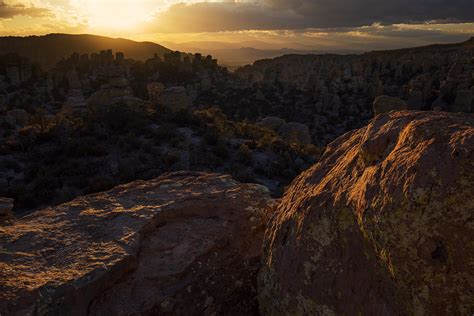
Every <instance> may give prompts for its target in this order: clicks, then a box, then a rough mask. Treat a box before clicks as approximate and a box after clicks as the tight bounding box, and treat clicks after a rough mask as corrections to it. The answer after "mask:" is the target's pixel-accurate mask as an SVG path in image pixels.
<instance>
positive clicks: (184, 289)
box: [0, 172, 273, 315]
mask: <svg viewBox="0 0 474 316" xmlns="http://www.w3.org/2000/svg"><path fill="white" fill-rule="evenodd" d="M272 203H273V201H272V200H271V199H270V197H269V194H268V190H267V189H266V188H264V187H262V186H258V185H253V184H240V183H238V182H236V181H234V180H232V179H231V178H230V176H223V175H218V174H208V173H198V172H181V173H174V174H167V175H164V176H162V177H159V178H157V179H155V180H151V181H136V182H132V183H129V184H126V185H122V186H118V187H116V188H114V189H113V190H111V191H107V192H103V193H99V194H94V195H89V196H84V197H81V198H78V199H76V200H74V201H72V202H70V203H66V204H63V205H60V206H57V207H51V208H46V209H43V210H41V211H38V212H35V213H33V214H30V215H28V216H26V217H24V218H21V219H18V220H15V221H13V222H11V223H9V224H5V225H2V226H0V245H1V248H0V314H1V315H17V314H18V315H45V314H47V315H85V314H89V315H132V314H134V315H136V314H145V315H146V314H165V313H172V314H185V315H190V314H214V313H222V312H223V311H225V312H226V313H227V314H240V315H242V314H255V313H257V310H258V304H257V299H256V296H257V295H256V274H257V270H258V266H259V261H260V254H261V243H262V237H263V231H264V224H265V218H266V217H267V209H268V207H269V205H271V204H272Z"/></svg>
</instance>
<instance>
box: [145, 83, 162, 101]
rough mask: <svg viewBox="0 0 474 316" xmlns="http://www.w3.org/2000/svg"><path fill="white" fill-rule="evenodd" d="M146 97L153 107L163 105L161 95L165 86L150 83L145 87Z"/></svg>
mask: <svg viewBox="0 0 474 316" xmlns="http://www.w3.org/2000/svg"><path fill="white" fill-rule="evenodd" d="M147 90H148V96H149V97H150V102H151V104H152V105H153V106H158V105H161V104H163V93H164V92H165V86H164V85H163V84H162V83H161V82H151V83H149V84H148V85H147Z"/></svg>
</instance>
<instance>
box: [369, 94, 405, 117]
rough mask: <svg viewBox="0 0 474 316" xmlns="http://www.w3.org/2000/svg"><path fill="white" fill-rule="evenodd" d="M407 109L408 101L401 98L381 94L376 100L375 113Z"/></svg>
mask: <svg viewBox="0 0 474 316" xmlns="http://www.w3.org/2000/svg"><path fill="white" fill-rule="evenodd" d="M407 109H408V105H407V103H406V102H405V101H403V100H401V99H399V98H394V97H390V96H388V95H381V96H379V97H377V98H375V100H374V114H375V115H378V114H383V113H388V112H390V111H403V110H407Z"/></svg>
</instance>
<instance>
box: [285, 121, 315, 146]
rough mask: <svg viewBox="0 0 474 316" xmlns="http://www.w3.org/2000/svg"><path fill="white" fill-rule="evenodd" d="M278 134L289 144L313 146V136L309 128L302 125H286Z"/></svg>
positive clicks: (293, 123)
mask: <svg viewBox="0 0 474 316" xmlns="http://www.w3.org/2000/svg"><path fill="white" fill-rule="evenodd" d="M278 134H279V135H280V136H281V138H283V139H284V140H286V141H288V142H293V143H300V144H311V134H310V133H309V128H308V126H306V125H304V124H301V123H296V122H290V123H286V124H284V125H283V126H282V127H280V128H279V129H278Z"/></svg>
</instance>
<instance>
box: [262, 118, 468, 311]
mask: <svg viewBox="0 0 474 316" xmlns="http://www.w3.org/2000/svg"><path fill="white" fill-rule="evenodd" d="M473 184H474V116H473V115H471V114H450V113H443V112H406V111H402V112H391V113H388V114H385V115H379V116H376V117H375V119H374V120H373V121H372V122H371V123H370V124H369V125H368V126H367V127H365V128H362V129H359V130H356V131H353V132H350V133H347V134H345V135H343V136H342V137H340V138H339V139H337V140H336V141H334V142H333V143H332V144H330V145H329V146H328V148H327V151H326V153H325V154H324V156H323V158H322V159H321V160H320V162H319V163H318V164H317V165H315V166H314V167H312V168H311V169H309V170H308V171H306V172H304V173H303V174H302V175H300V176H299V177H298V178H297V179H296V180H295V181H294V182H293V184H292V185H291V187H290V188H289V189H288V191H287V193H286V194H285V197H284V198H283V201H282V203H281V204H280V205H279V207H278V211H277V213H276V214H275V215H274V216H273V217H272V220H271V223H270V225H269V227H268V229H267V232H266V236H265V239H264V243H265V245H264V266H263V268H262V271H261V272H260V274H259V286H260V288H259V302H260V309H261V312H262V313H263V314H266V315H472V314H473V312H474V295H473V292H472V289H473V286H474V266H473V264H472V263H473V262H474V243H473V240H474V222H473V211H474V185H473Z"/></svg>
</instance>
